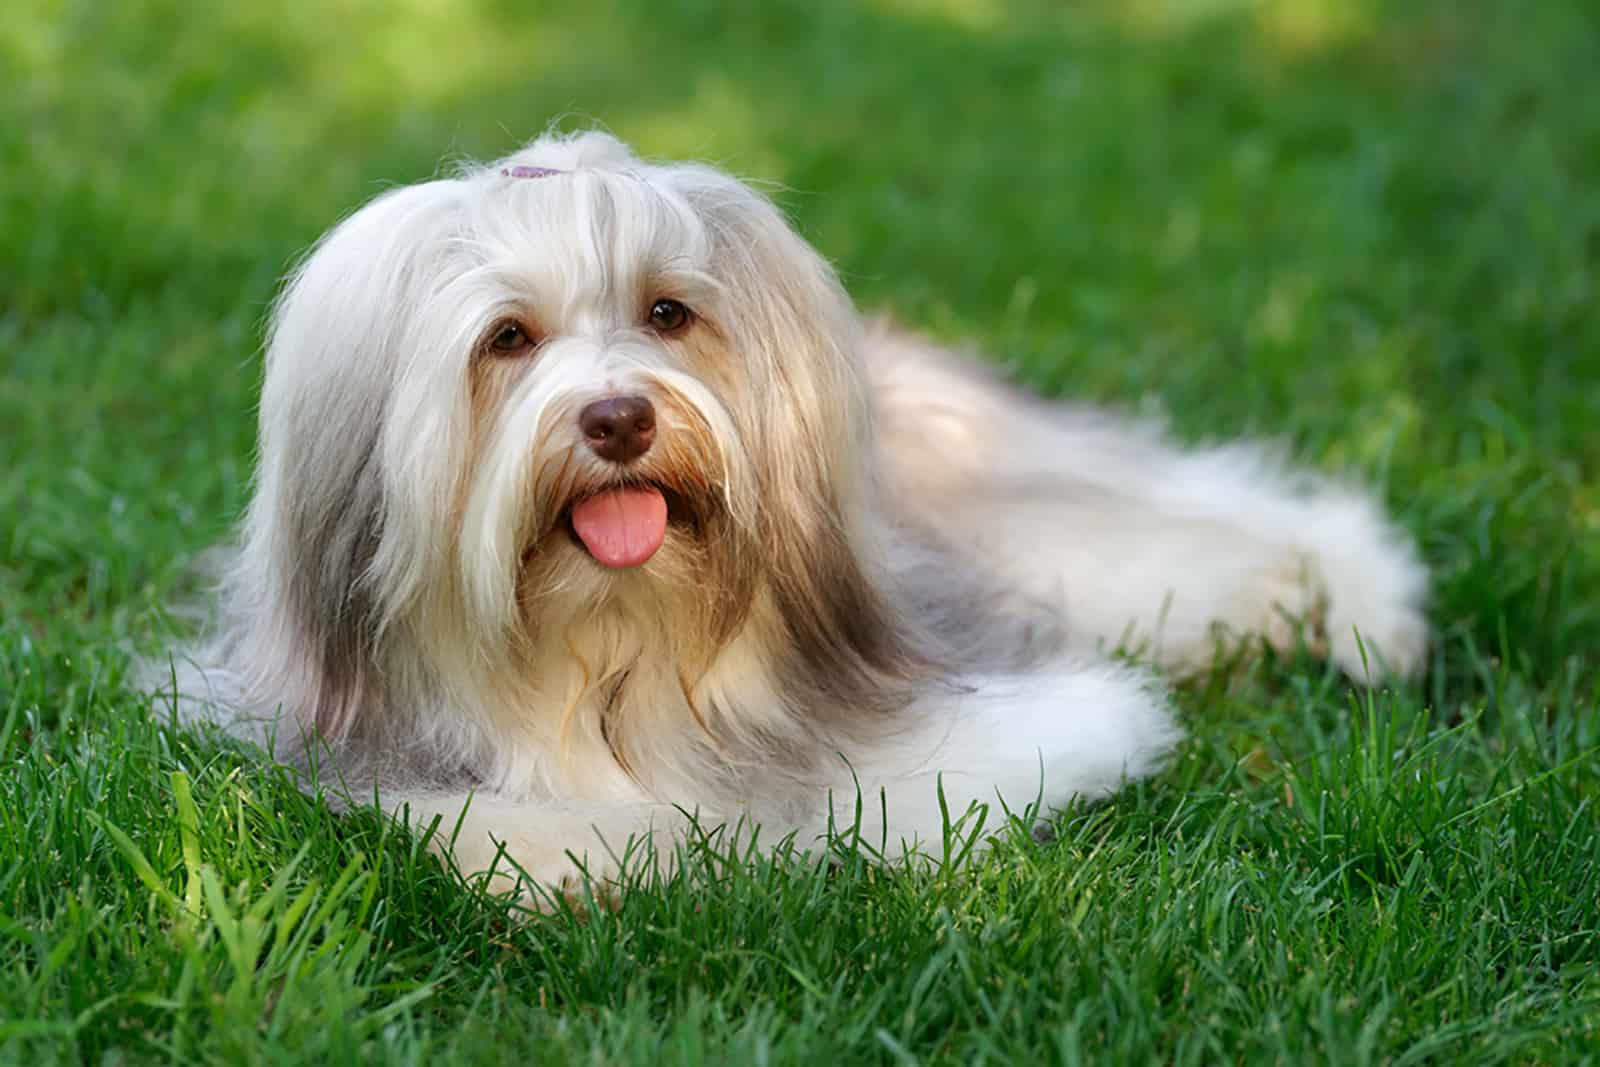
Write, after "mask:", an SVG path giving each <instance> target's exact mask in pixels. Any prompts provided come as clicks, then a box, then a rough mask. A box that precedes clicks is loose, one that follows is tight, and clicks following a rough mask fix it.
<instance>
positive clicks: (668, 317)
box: [650, 300, 694, 333]
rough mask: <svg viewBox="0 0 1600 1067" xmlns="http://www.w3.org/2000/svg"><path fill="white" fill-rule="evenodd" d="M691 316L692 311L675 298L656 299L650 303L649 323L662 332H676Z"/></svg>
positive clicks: (692, 315)
mask: <svg viewBox="0 0 1600 1067" xmlns="http://www.w3.org/2000/svg"><path fill="white" fill-rule="evenodd" d="M693 317H694V312H692V311H690V310H689V309H688V308H687V307H685V306H684V305H683V304H682V303H681V302H680V301H677V300H657V301H656V302H655V303H654V304H651V305H650V325H651V326H653V327H654V328H656V329H657V330H660V331H661V332H662V333H676V332H677V331H679V330H681V329H683V328H684V327H685V326H687V325H689V320H690V319H691V318H693Z"/></svg>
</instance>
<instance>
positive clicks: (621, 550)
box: [565, 482, 695, 568]
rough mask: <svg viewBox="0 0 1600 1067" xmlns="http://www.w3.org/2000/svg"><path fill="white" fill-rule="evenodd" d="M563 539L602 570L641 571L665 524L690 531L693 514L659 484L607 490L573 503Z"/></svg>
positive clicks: (655, 549)
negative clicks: (681, 526)
mask: <svg viewBox="0 0 1600 1067" xmlns="http://www.w3.org/2000/svg"><path fill="white" fill-rule="evenodd" d="M565 517H566V528H567V533H568V534H569V535H570V536H571V537H572V539H573V541H574V542H575V543H576V544H577V545H578V546H579V547H580V548H582V549H583V550H584V551H585V552H587V553H588V554H589V556H590V558H592V559H593V560H594V561H595V562H596V563H598V564H600V565H601V566H602V567H612V568H627V567H640V566H643V565H644V564H645V563H647V562H648V561H649V560H650V558H651V557H652V556H654V555H655V554H656V553H657V552H658V551H660V549H661V545H662V543H663V542H664V541H665V540H666V537H667V527H668V525H669V524H674V523H676V524H681V525H687V526H693V525H694V522H695V519H694V513H693V511H692V510H691V509H690V508H689V506H688V502H687V501H686V500H684V498H683V496H682V495H681V494H679V493H678V492H676V491H675V490H673V489H671V488H669V487H667V486H665V485H662V484H660V483H658V482H640V483H635V484H627V485H614V486H608V487H606V488H604V489H601V490H599V491H598V492H593V493H588V494H585V495H583V496H580V497H578V498H576V499H574V500H573V501H572V503H571V504H569V505H568V506H567V509H566V516H565Z"/></svg>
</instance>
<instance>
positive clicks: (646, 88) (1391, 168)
mask: <svg viewBox="0 0 1600 1067" xmlns="http://www.w3.org/2000/svg"><path fill="white" fill-rule="evenodd" d="M719 8H721V9H720V10H719ZM533 12H538V13H537V14H535V13H533ZM0 72H3V73H0V86H3V87H4V90H5V91H4V92H3V93H0V517H3V521H0V607H3V620H0V761H3V771H0V1062H7V1063H10V1062H25V1063H28V1064H30V1067H31V1065H43V1064H48V1063H53V1062H63V1061H65V1062H74V1063H77V1062H89V1063H96V1064H116V1063H123V1062H142V1061H151V1060H176V1061H182V1062H197V1063H198V1062H215V1063H228V1064H234V1063H247V1062H261V1063H269V1062H278V1063H301V1062H309V1063H333V1062H345V1061H349V1060H354V1059H357V1058H360V1059H363V1060H371V1061H382V1062H391V1061H392V1062H400V1063H412V1062H416V1063H424V1062H425V1063H429V1064H438V1063H451V1062H515V1063H520V1064H535V1063H567V1062H586V1063H633V1062H645V1063H650V1064H652V1065H665V1064H676V1063H684V1064H689V1063H703V1062H713V1063H714V1062H722V1063H737V1064H746V1063H817V1062H839V1063H842V1062H858V1061H865V1062H882V1063H897V1064H898V1063H914V1062H922V1061H934V1060H940V1061H956V1062H975V1061H987V1062H1016V1063H1036V1062H1063V1063H1076V1062H1085V1061H1087V1062H1133V1063H1146V1062H1163V1063H1174V1064H1177V1063H1184V1064H1187V1063H1214V1062H1222V1061H1230V1062H1273V1063H1291V1064H1299V1063H1324V1062H1326V1063H1337V1064H1364V1063H1378V1062H1383V1063H1396V1064H1410V1063H1424V1062H1440V1063H1461V1062H1474V1063H1495V1062H1541V1063H1547V1062H1571V1063H1597V1062H1600V656H1597V651H1600V301H1597V298H1600V288H1597V287H1600V74H1597V72H1600V7H1597V6H1596V5H1595V4H1594V3H1593V2H1592V0H1540V2H1537V3H1519V2H1516V0H1466V2H1460V3H1453V2H1450V0H1412V2H1406V3H1401V2H1395V3H1383V2H1380V0H1257V2H1246V0H1123V2H1118V0H1077V2H1073V3H1058V2H1046V0H1037V2H1028V0H1019V2H1017V3H1007V2H1005V0H875V2H872V3H859V4H858V3H847V2H843V0H764V2H761V3H748V4H732V3H730V4H727V5H711V4H707V3H701V2H696V0H655V2H645V0H580V2H571V3H569V2H564V0H563V2H559V3H539V4H519V3H513V2H511V0H391V2H388V3H379V2H376V0H317V2H313V0H286V2H284V3H280V4H272V5H266V4H262V5H255V4H235V5H226V4H218V5H200V4H192V3H180V2H178V0H130V2H126V3H67V2H65V0H15V2H13V3H11V4H10V5H8V7H7V11H6V15H5V17H4V19H3V20H0ZM554 119H559V120H560V121H562V123H563V124H565V125H567V126H569V127H573V126H582V125H586V124H596V123H600V124H604V125H605V126H606V127H608V128H610V129H612V130H613V131H615V132H616V133H618V134H619V135H621V136H623V137H625V138H627V139H629V140H631V141H633V142H634V143H635V144H636V145H637V146H639V148H640V149H641V150H642V151H645V152H647V153H651V154H659V155H669V156H692V157H698V158H703V159H709V160H712V161H716V162H719V163H721V164H723V165H724V166H727V167H729V168H731V169H733V170H735V171H738V172H740V173H743V174H747V175H750V176H754V177H759V178H763V179H770V180H772V181H773V182H775V183H777V184H776V185H775V186H774V188H775V189H776V190H777V192H776V195H777V196H778V198H779V200H780V201H781V202H782V203H783V205H784V206H785V207H786V209H787V210H789V211H790V212H791V214H792V215H793V217H794V218H795V219H796V221H797V223H798V225H799V226H800V227H801V228H802V230H803V231H804V232H805V234H806V235H807V236H808V237H809V238H810V239H811V240H812V241H813V242H814V243H815V244H816V245H817V246H818V247H819V248H820V249H822V251H823V252H824V253H825V254H826V255H828V256H829V257H830V258H831V259H832V260H833V261H834V262H835V263H837V264H838V266H839V267H840V269H841V271H842V273H843V275H844V277H845V279H846V283H847V285H848V286H849V288H850V289H851V291H852V292H853V293H854V294H855V295H856V297H857V298H858V300H859V301H860V302H861V303H862V304H863V306H867V307H871V308H887V309H892V310H893V312H894V313H895V314H896V315H897V316H898V317H899V318H901V319H902V320H904V321H906V322H908V323H910V324H914V325H917V326H919V327H921V328H923V329H926V330H928V331H931V332H933V333H935V334H937V335H940V336H942V337H947V338H952V339H957V338H959V339H970V340H972V341H973V342H975V343H977V344H979V345H981V347H982V348H983V349H984V350H985V351H986V352H988V353H990V354H992V355H993V356H994V357H995V358H996V359H997V360H1001V361H1003V362H1004V364H1005V365H1006V366H1007V367H1008V368H1009V369H1010V371H1011V372H1012V373H1013V374H1014V376H1015V377H1017V378H1018V379H1019V380H1023V381H1026V382H1028V383H1031V384H1032V385H1034V386H1036V387H1038V388H1040V389H1042V390H1045V391H1047V392H1051V393H1061V394H1071V395H1075V396H1079V397H1084V398H1089V399H1094V400H1097V401H1100V402H1104V403H1108V404H1114V405H1119V406H1123V407H1126V408H1132V409H1150V408H1155V409H1159V410H1164V411H1166V412H1168V413H1170V415H1171V417H1172V420H1173V422H1174V424H1175V425H1176V426H1177V427H1178V429H1179V431H1180V432H1181V433H1182V434H1183V435H1185V436H1186V437H1189V438H1192V439H1202V438H1211V437H1223V436H1233V435H1237V434H1241V433H1251V434H1257V435H1263V436H1271V437H1275V438H1280V439H1283V440H1285V441H1286V442H1288V443H1289V445H1290V447H1291V448H1292V450H1293V451H1294V452H1295V454H1296V455H1297V456H1299V457H1300V458H1301V459H1302V460H1303V461H1304V462H1306V463H1308V464H1311V465H1314V466H1316V467H1318V468H1321V469H1325V470H1329V471H1339V472H1355V473H1359V474H1360V475H1362V476H1363V477H1366V478H1369V479H1372V480H1374V481H1375V482H1377V483H1379V484H1381V485H1382V486H1383V490H1384V493H1385V495H1386V498H1387V500H1388V501H1389V503H1390V505H1391V506H1392V507H1393V509H1394V510H1395V512H1396V513H1397V514H1398V515H1399V516H1400V518H1401V520H1402V521H1403V522H1404V523H1405V524H1406V525H1407V526H1408V527H1409V528H1410V529H1412V530H1413V531H1415V533H1416V534H1417V535H1418V537H1419V538H1420V540H1421V543H1422V545H1423V549H1424V552H1425V554H1426V556H1427V559H1428V561H1429V563H1430V566H1431V568H1432V570H1433V574H1434V584H1433V591H1432V596H1431V602H1430V609H1429V612H1430V617H1431V619H1432V622H1433V625H1434V627H1435V632H1436V641H1435V644H1434V647H1433V650H1432V653H1431V656H1430V660H1429V666H1428V669H1427V671H1426V673H1425V675H1424V676H1423V677H1422V678H1421V679H1420V680H1419V681H1417V682H1415V683H1411V684H1407V685H1403V686H1399V687H1386V688H1380V689H1378V690H1376V691H1372V692H1366V691H1362V690H1356V689H1353V688H1352V687H1351V686H1350V685H1349V684H1348V683H1347V682H1346V681H1345V680H1344V679H1343V678H1341V677H1339V676H1337V675H1336V674H1333V673H1331V672H1330V671H1329V670H1327V669H1326V668H1325V667H1324V666H1323V665H1322V664H1320V663H1318V662H1316V661H1315V660H1313V659H1311V658H1310V657H1309V656H1284V657H1274V658H1267V659H1261V660H1258V661H1254V662H1252V663H1249V664H1246V665H1242V666H1241V667H1240V668H1239V669H1236V670H1232V671H1228V672H1225V673H1224V672H1218V673H1217V674H1216V675H1215V676H1213V677H1210V678H1203V679H1199V680H1197V681H1194V682H1191V683H1188V684H1186V685H1185V686H1184V687H1183V688H1182V689H1181V691H1180V692H1179V695H1178V700H1179V704H1180V706H1181V708H1182V711H1183V717H1184V720H1185V722H1186V724H1187V726H1188V728H1189V730H1190V732H1191V738H1190V740H1189V741H1188V742H1187V743H1186V744H1185V746H1184V747H1183V749H1182V751H1181V754H1180V756H1179V758H1178V759H1177V760H1176V761H1175V762H1174V764H1173V765H1172V767H1171V768H1170V769H1169V770H1168V771H1167V772H1166V773H1164V774H1162V775H1161V776H1159V777H1157V778H1156V779H1154V780H1152V781H1150V782H1148V783H1145V784H1143V785H1141V786H1138V787H1135V788H1130V789H1128V790H1127V791H1125V792H1124V793H1123V794H1121V795H1119V796H1118V797H1116V798H1115V799H1113V800H1112V801H1110V802H1108V803H1105V804H1102V805H1099V806H1097V807H1092V808H1086V809H1083V810H1077V811H1072V812H1067V813H1064V814H1063V815H1062V816H1061V817H1060V819H1059V821H1058V823H1057V827H1056V831H1057V832H1056V839H1055V840H1054V841H1052V842H1048V843H1039V842H1034V841H1031V840H1029V839H1026V838H1022V839H1013V840H1010V841H1008V842H1006V843H1004V844H1003V845H1002V846H1001V847H999V848H997V849H996V850H995V851H994V852H993V853H992V854H991V855H989V856H988V857H986V858H985V859H984V860H982V861H981V862H979V863H977V864H975V865H972V866H970V867H968V868H965V869H960V870H944V871H941V872H929V871H911V870H905V869H901V868H879V867H874V866H873V865H871V864H870V863H868V862H866V861H865V860H864V859H862V858H861V857H860V856H859V855H856V854H854V853H851V852H850V851H849V850H848V849H847V848H845V847H843V846H842V845H841V847H840V848H839V849H838V855H837V857H836V862H835V863H834V864H832V865H829V866H818V865H809V866H808V865H802V864H794V863H783V862H775V861H772V860H770V859H763V858H759V857H757V858H749V857H739V856H729V855H727V854H726V851H725V850H722V851H719V849H718V848H717V847H716V843H715V842H710V843H706V844H705V845H704V846H703V847H700V848H697V849H695V850H694V851H693V855H692V856H691V857H690V862H689V863H688V864H687V867H686V870H685V871H684V872H683V873H682V874H680V875H679V876H677V877H676V878H675V879H674V880H672V881H671V882H669V883H667V884H657V885H651V886H642V887H640V888H639V889H637V890H636V891H634V892H631V893H629V894H627V895H626V896H625V897H624V899H623V900H622V902H621V905H620V907H619V908H618V909H617V910H616V911H615V912H607V911H604V910H600V911H597V912H594V913H592V914H590V915H588V916H587V917H584V916H582V915H578V914H575V913H571V912H564V913H559V914H553V915H544V916H535V917H532V918H528V919H525V920H519V919H517V918H516V917H515V916H512V915H510V914H508V910H507V906H506V905H505V904H504V903H502V902H496V901H493V900H489V899H486V898H483V897H481V896H478V895H475V894H474V893H472V892H471V891H469V890H468V889H466V888H465V887H463V886H462V885H461V884H460V882H459V881H458V880H456V879H455V878H453V877H452V876H451V875H450V874H449V873H447V872H446V870H445V869H444V868H443V867H442V866H441V865H440V864H439V863H438V862H437V861H436V860H435V859H433V858H432V856H431V854H430V853H428V852H427V851H426V850H425V849H423V848H422V847H421V846H420V845H418V844H417V843H416V842H415V841H413V840H412V839H410V838H408V837H407V836H405V835H404V834H402V833H400V832H398V831H397V830H396V829H395V828H393V827H392V826H390V825H388V824H386V823H385V822H384V821H383V820H381V819H379V818H377V817H375V816H372V815H357V816H353V817H341V816H336V815H335V814H333V813H332V812H331V811H330V810H329V809H328V808H327V806H326V805H324V804H322V803H320V802H319V801H317V800H315V799H313V798H308V797H306V796H304V795H302V794H301V793H299V792H297V791H296V789H295V788H294V786H293V783H292V782H291V780H290V779H289V778H288V777H287V775H286V774H285V773H284V772H281V771H278V770H275V769H273V768H271V767H269V766H266V765H264V764H262V763H261V762H259V761H257V760H255V759H252V758H251V756H250V755H249V754H248V753H247V752H244V751H242V750H241V749H238V748H235V747H232V746H230V745H229V744H227V743H226V742H224V741H222V740H221V739H219V738H217V737H213V736H206V735H202V734H197V733H194V732H190V731H185V730H181V729H177V728H174V727H173V726H172V725H170V723H169V722H168V721H167V719H166V717H165V713H164V711H163V710H162V709H161V708H160V707H155V708H152V707H151V705H150V702H149V701H148V700H147V699H146V698H144V697H142V696H141V695H140V694H139V693H138V692H136V691H134V690H132V689H130V687H129V686H128V684H127V682H126V681H125V677H126V673H127V665H128V662H129V657H130V655H131V654H132V653H133V652H135V651H137V650H153V649H157V648H159V647H161V643H162V640H163V637H164V636H167V635H171V634H172V633H174V632H175V631H178V630H181V629H182V628H183V627H185V626H186V625H188V624H187V623H185V622H184V621H183V620H182V619H181V618H176V617H174V616H173V614H172V613H171V612H170V611H169V610H168V606H170V605H171V604H172V603H173V602H174V601H176V600H178V599H180V598H181V597H182V596H183V595H184V593H185V592H187V591H192V589H193V588H194V585H195V579H193V578H192V577H191V576H190V575H191V573H192V572H191V567H192V565H193V562H194V559H195V557H196V555H197V554H198V553H200V552H201V551H202V550H203V549H204V548H205V547H206V546H208V545H211V544H213V543H215V542H217V541H218V540H220V539H222V538H224V537H226V536H227V531H228V529H229V526H230V523H231V522H232V521H233V519H234V518H235V517H236V516H237V514H238V512H239V510H240V508H241V507H242V505H243V502H244V500H245V498H246V494H247V491H248V485H249V477H250V466H251V456H252V447H253V438H254V414H253V408H254V391H255V388H256V385H257V380H258V375H259V352H258V346H259V343H260V335H261V324H262V317H263V314H264V311H265V308H266V307H267V304H268V302H269V300H270V299H271V296H272V294H273V291H274V286H275V284H276V281H277V279H278V278H279V277H280V276H281V275H282V273H283V272H284V270H285V269H286V267H287V266H288V265H289V264H290V263H291V262H292V261H293V259H294V257H295V256H296V254H297V253H298V252H299V251H300V250H302V249H303V248H304V247H305V246H306V245H307V244H308V243H309V242H310V241H312V240H313V239H314V238H315V237H316V236H317V235H318V233H320V232H321V231H322V230H323V229H325V228H326V227H328V226H329V225H330V224H332V223H333V222H334V221H335V220H337V219H338V218H339V217H340V216H341V215H343V214H344V213H346V212H348V211H349V210H351V209H352V208H353V207H354V206H355V205H356V204H358V203H360V202H361V201H362V200H363V199H364V198H366V197H368V196H370V195H372V194H373V193H375V192H376V191H378V190H380V189H382V188H383V187H385V186H386V185H387V184H390V183H396V182H409V181H413V180H417V179H420V178H423V177H426V176H428V175H429V174H431V173H433V172H434V170H435V168H436V167H437V166H438V165H439V163H440V161H441V160H448V159H451V158H459V157H462V156H473V157H484V156H491V155H495V154H498V153H502V152H504V151H507V150H509V149H510V148H511V147H513V146H514V145H516V144H517V143H519V142H520V141H521V140H523V139H526V138H527V137H529V136H531V135H533V134H534V133H536V132H538V131H539V130H540V129H541V128H542V127H543V126H544V125H545V124H546V123H547V122H550V121H552V120H554Z"/></svg>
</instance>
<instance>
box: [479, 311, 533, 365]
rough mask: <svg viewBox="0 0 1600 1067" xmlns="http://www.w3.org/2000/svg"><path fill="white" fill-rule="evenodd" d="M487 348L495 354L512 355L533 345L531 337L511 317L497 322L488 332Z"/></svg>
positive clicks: (525, 329) (520, 324)
mask: <svg viewBox="0 0 1600 1067" xmlns="http://www.w3.org/2000/svg"><path fill="white" fill-rule="evenodd" d="M488 341H489V343H488V346H487V347H488V349H489V351H490V352H493V353H494V354H495V355H497V356H514V355H518V354H520V353H522V352H526V351H528V349H530V348H532V347H533V337H532V335H531V334H529V333H528V331H527V328H526V327H524V326H523V325H522V323H520V322H517V321H515V320H513V319H507V320H505V321H504V322H497V323H495V324H494V326H492V327H490V329H489V333H488Z"/></svg>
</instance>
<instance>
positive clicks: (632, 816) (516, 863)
mask: <svg viewBox="0 0 1600 1067" xmlns="http://www.w3.org/2000/svg"><path fill="white" fill-rule="evenodd" d="M683 821H684V820H683V816H682V815H681V814H680V813H679V812H677V811H676V810H674V809H671V808H661V807H659V806H644V805H640V806H632V807H629V806H624V807H618V808H597V809H593V810H590V811H584V812H575V811H566V810H551V809H546V808H541V807H537V806H533V805H523V804H519V803H514V802H507V801H504V800H499V799H495V798H477V799H475V800H474V801H473V803H472V804H471V805H470V806H469V807H468V809H467V811H466V813H465V814H464V815H460V816H459V824H458V825H453V826H452V825H451V824H448V823H446V824H442V825H443V827H444V828H443V829H437V830H436V832H435V833H434V835H433V836H432V837H431V838H430V839H429V842H428V843H429V845H430V847H432V848H433V849H434V850H435V851H436V852H448V854H449V858H450V860H451V862H452V863H453V864H454V866H455V867H456V869H457V870H458V871H459V872H460V873H461V875H462V876H463V877H464V878H465V879H466V880H467V881H468V882H469V883H472V884H475V885H478V886H480V887H482V888H483V889H485V890H487V891H488V892H490V893H496V894H500V893H515V894H517V896H518V898H519V899H520V900H521V902H522V903H524V904H526V905H527V906H529V907H531V908H536V909H540V910H549V909H551V908H553V907H555V906H556V905H557V904H558V903H559V902H560V901H561V900H562V899H563V898H565V899H566V900H567V901H568V902H569V903H571V904H573V905H575V906H578V907H587V906H588V905H589V902H590V900H591V898H593V899H594V900H596V901H598V902H600V903H603V904H608V905H609V904H611V903H614V902H615V899H616V894H617V892H618V889H619V886H620V884H621V883H622V882H623V881H624V880H625V879H624V877H623V874H624V870H625V869H626V870H627V871H630V872H632V871H637V870H639V869H640V867H641V866H649V865H654V866H655V867H656V868H658V869H661V870H663V871H666V870H667V869H668V868H669V867H670V865H671V864H672V862H673V856H674V850H673V847H672V837H673V835H674V834H675V833H677V832H678V830H679V828H680V827H681V825H682V823H683Z"/></svg>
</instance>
